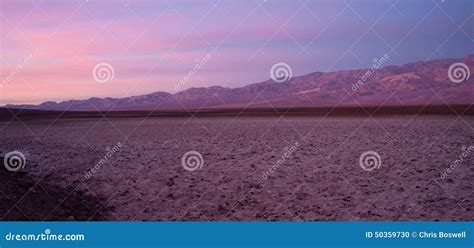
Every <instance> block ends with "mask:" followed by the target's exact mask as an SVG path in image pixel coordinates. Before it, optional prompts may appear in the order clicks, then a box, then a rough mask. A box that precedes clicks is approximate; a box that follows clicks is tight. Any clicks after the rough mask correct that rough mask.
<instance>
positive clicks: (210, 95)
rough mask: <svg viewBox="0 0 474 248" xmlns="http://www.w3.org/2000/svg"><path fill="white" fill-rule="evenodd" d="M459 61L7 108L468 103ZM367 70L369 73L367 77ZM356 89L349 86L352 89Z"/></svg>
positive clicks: (467, 60)
mask: <svg viewBox="0 0 474 248" xmlns="http://www.w3.org/2000/svg"><path fill="white" fill-rule="evenodd" d="M457 62H460V63H463V64H465V65H466V66H467V68H468V70H469V72H474V55H468V56H465V57H463V58H461V59H437V60H432V61H426V62H424V61H417V62H411V63H406V64H403V65H401V66H395V65H389V66H385V67H383V68H379V69H376V70H373V71H370V68H367V69H356V70H341V71H334V72H327V73H324V72H313V73H310V74H306V75H303V76H297V77H293V78H292V79H291V80H289V81H287V82H284V83H276V82H273V81H272V80H266V81H263V82H260V83H254V84H250V85H247V86H243V87H239V88H228V87H223V86H219V85H215V86H210V87H193V88H189V89H187V90H184V91H181V92H178V93H175V94H171V93H167V92H154V93H151V94H147V95H139V96H130V97H124V98H110V97H107V98H97V97H92V98H89V99H86V100H68V101H63V102H59V103H56V102H51V101H49V102H44V103H42V104H39V105H7V107H10V108H25V109H42V110H69V111H97V110H100V111H123V110H154V109H183V108H187V109H201V108H225V107H297V106H299V107H301V106H313V107H316V106H335V105H356V106H358V105H374V104H375V105H377V104H378V105H380V104H384V105H404V104H406V105H413V104H427V103H431V104H435V103H439V104H445V103H450V104H454V103H469V104H470V103H473V99H474V98H473V92H474V91H473V84H472V83H473V81H474V79H473V78H474V76H471V77H470V78H468V79H467V80H465V81H464V82H461V83H453V82H451V81H450V79H449V77H448V70H449V67H450V66H451V65H453V64H454V63H457ZM368 71H370V73H368ZM355 85H356V86H357V87H354V86H355Z"/></svg>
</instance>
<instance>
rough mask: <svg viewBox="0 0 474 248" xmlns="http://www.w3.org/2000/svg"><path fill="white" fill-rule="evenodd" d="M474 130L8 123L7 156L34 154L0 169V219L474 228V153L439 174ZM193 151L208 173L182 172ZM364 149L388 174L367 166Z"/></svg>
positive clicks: (395, 120)
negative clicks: (443, 223) (462, 224)
mask: <svg viewBox="0 0 474 248" xmlns="http://www.w3.org/2000/svg"><path fill="white" fill-rule="evenodd" d="M473 127H474V117H473V116H461V117H458V116H418V117H415V116H392V117H374V118H363V117H360V118H359V117H328V118H323V117H310V116H308V117H291V118H281V117H261V118H259V117H240V118H231V117H215V118H212V117H206V118H204V117H202V118H201V117H199V118H148V119H147V118H144V117H143V118H123V119H120V118H113V119H98V118H96V119H94V118H91V119H79V118H78V119H60V120H52V119H49V120H48V119H44V120H29V121H25V122H21V123H20V122H13V121H12V122H0V130H1V131H0V156H5V154H6V153H8V152H10V151H14V150H16V151H20V152H22V153H23V154H24V155H25V157H26V166H25V168H24V170H23V171H22V172H11V171H7V170H6V169H5V168H4V167H3V166H2V168H1V169H0V180H1V182H0V185H1V188H0V199H1V200H0V215H1V216H0V218H1V219H2V220H126V221H128V220H296V221H298V220H469V221H473V220H474V163H473V161H474V151H473V152H472V154H468V156H467V157H465V158H463V161H462V162H460V163H458V165H457V166H456V167H455V168H454V169H452V170H451V171H450V172H449V173H448V174H447V175H445V176H444V177H441V172H443V171H445V170H446V169H447V168H449V166H450V165H451V164H453V163H454V162H455V160H456V159H459V158H460V156H461V155H462V154H463V152H466V151H467V150H468V148H469V147H470V146H471V145H474V132H473ZM119 142H120V143H121V144H122V146H121V147H119V146H118V143H119ZM296 142H298V144H299V145H298V146H297V147H296V149H291V148H292V146H294V145H295V143H296ZM285 147H286V149H285ZM293 148H295V147H293ZM189 151H197V152H199V153H200V154H202V156H203V164H202V168H200V169H198V170H195V171H188V170H185V169H184V168H183V166H182V157H183V155H184V154H185V153H187V152H189ZM366 151H375V152H377V153H378V154H379V155H380V157H381V165H380V168H378V169H375V170H372V171H366V170H364V169H362V168H361V166H360V164H359V157H360V156H361V154H362V153H363V152H366ZM285 154H286V155H285ZM282 156H284V157H285V160H284V161H283V163H281V164H280V166H279V167H278V168H276V169H275V170H273V173H270V174H269V176H268V178H267V177H264V176H263V174H264V173H265V172H267V171H268V170H269V169H270V168H271V167H272V166H273V165H275V164H276V163H277V161H278V160H279V159H281V158H282ZM104 157H107V161H106V162H105V163H103V164H102V165H101V166H100V168H98V169H96V170H95V172H91V169H92V168H93V167H94V166H95V165H96V164H98V163H99V161H100V160H101V159H104ZM2 160H3V159H2ZM87 172H90V174H89V176H90V177H89V176H88V177H86V173H87ZM265 178H266V179H265Z"/></svg>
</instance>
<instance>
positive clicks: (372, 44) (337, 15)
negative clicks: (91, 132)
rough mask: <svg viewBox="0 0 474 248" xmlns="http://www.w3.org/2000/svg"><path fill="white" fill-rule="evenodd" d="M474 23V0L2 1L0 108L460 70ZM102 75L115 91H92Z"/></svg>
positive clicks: (472, 47) (472, 48) (473, 45)
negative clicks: (435, 64)
mask: <svg viewBox="0 0 474 248" xmlns="http://www.w3.org/2000/svg"><path fill="white" fill-rule="evenodd" d="M473 13H474V2H473V1H470V0H457V1H455V0H444V1H442V0H440V1H430V0H427V1H416V0H410V1H395V0H391V1H384V0H377V1H376V0H365V1H334V0H332V1H329V0H327V1H304V0H302V1H298V0H292V1H275V0H255V1H251V0H240V1H237V0H236V1H201V0H189V1H131V0H101V1H99V0H75V1H73V0H56V1H47V0H17V1H14V0H1V2H0V30H1V43H0V45H1V53H0V71H1V77H0V80H1V81H0V105H3V104H6V103H15V104H20V103H40V102H43V101H50V100H52V101H61V100H68V99H85V98H89V97H93V96H95V97H125V96H130V95H140V94H147V93H152V92H155V91H167V92H176V89H179V90H180V91H181V90H184V89H187V88H190V87H202V86H211V85H222V86H225V87H238V86H243V85H247V84H250V83H256V82H260V81H264V80H267V79H269V78H270V68H271V67H272V65H273V64H275V63H279V62H285V63H287V64H289V65H290V66H291V68H292V70H293V75H294V76H297V75H303V74H307V73H310V72H314V71H335V70H340V69H354V68H363V67H370V66H371V65H372V63H373V62H372V60H373V58H380V57H381V56H383V55H384V54H385V53H387V54H390V61H389V63H388V64H401V63H405V62H410V61H419V60H432V59H437V58H459V57H463V56H465V55H468V54H474V42H473V39H474V16H473ZM208 54H209V57H210V58H208V59H205V58H206V56H207V55H208ZM203 59H205V60H204V62H199V61H202V60H203ZM99 63H108V64H110V65H111V66H112V67H113V70H114V77H113V79H111V80H109V81H107V82H105V83H98V82H97V81H96V80H95V79H94V77H93V69H94V67H95V66H96V65H97V64H99ZM196 64H200V68H199V69H197V70H196V69H195V66H196ZM190 72H191V74H192V75H191V76H190V77H189V79H186V80H184V79H185V77H186V76H187V75H189V74H190ZM177 84H179V85H180V87H178V88H177V87H176V85H177Z"/></svg>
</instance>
